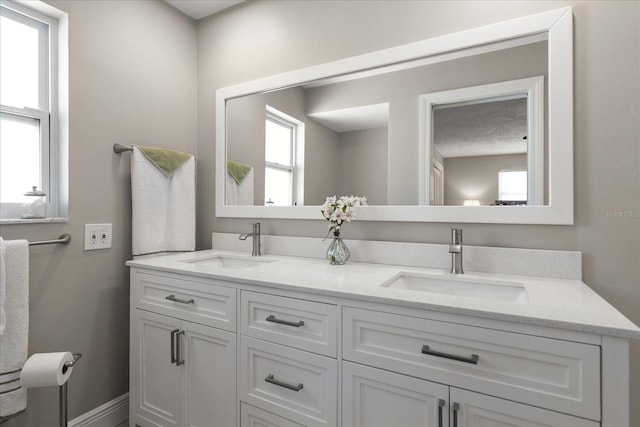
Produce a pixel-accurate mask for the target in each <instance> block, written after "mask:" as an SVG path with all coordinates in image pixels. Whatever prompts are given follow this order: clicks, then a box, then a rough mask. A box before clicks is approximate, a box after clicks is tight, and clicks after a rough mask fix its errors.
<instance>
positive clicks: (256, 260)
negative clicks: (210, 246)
mask: <svg viewBox="0 0 640 427" xmlns="http://www.w3.org/2000/svg"><path fill="white" fill-rule="evenodd" d="M275 261H277V260H275V259H271V258H262V257H248V256H247V257H244V256H239V255H222V254H216V255H211V256H206V257H199V258H192V259H186V260H183V261H181V262H186V263H189V264H197V265H206V266H209V267H220V268H230V269H235V270H238V269H244V268H252V267H257V266H259V265H263V264H268V263H271V262H275Z"/></svg>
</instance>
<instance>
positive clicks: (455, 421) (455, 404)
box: [451, 402, 460, 427]
mask: <svg viewBox="0 0 640 427" xmlns="http://www.w3.org/2000/svg"><path fill="white" fill-rule="evenodd" d="M451 409H453V427H458V411H460V404H459V403H458V402H453V405H452V406H451Z"/></svg>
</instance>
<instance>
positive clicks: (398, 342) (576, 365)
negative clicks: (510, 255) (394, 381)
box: [343, 308, 600, 420]
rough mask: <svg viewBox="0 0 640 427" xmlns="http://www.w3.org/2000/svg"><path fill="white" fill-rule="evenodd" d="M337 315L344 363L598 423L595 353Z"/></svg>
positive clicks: (387, 318) (365, 314) (374, 316)
mask: <svg viewBox="0 0 640 427" xmlns="http://www.w3.org/2000/svg"><path fill="white" fill-rule="evenodd" d="M343 314H344V316H343V322H344V323H343V324H344V331H343V358H344V359H345V360H351V361H355V362H360V363H364V364H367V365H371V366H377V367H380V368H383V369H387V370H391V371H396V372H400V373H404V374H408V375H411V376H415V377H418V378H425V379H429V380H432V381H436V382H442V383H444V384H450V385H452V386H456V387H460V388H465V389H468V390H474V391H479V392H482V393H485V394H489V395H493V396H498V397H504V398H507V399H510V400H515V401H519V402H522V403H529V404H533V405H536V406H542V407H546V408H550V409H553V410H557V411H560V412H566V413H569V414H573V415H578V416H581V417H585V418H590V419H593V420H599V419H600V347H599V346H594V345H587V344H580V343H574V342H566V341H560V340H556V339H549V338H541V337H535V336H528V335H521V334H516V333H510V332H502V331H496V330H491V329H485V328H478V327H473V326H465V325H458V324H452V323H446V322H439V321H433V320H427V319H420V318H414V317H408V316H401V315H395V314H388V313H379V312H373V311H368V310H360V309H355V308H345V309H344V313H343ZM427 347H428V348H427ZM425 353H429V354H425ZM474 359H477V360H474Z"/></svg>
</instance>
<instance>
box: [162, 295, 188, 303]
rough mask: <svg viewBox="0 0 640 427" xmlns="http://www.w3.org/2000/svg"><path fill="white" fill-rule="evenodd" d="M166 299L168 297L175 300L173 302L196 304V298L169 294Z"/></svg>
mask: <svg viewBox="0 0 640 427" xmlns="http://www.w3.org/2000/svg"><path fill="white" fill-rule="evenodd" d="M164 299H168V300H169V301H173V302H179V303H181V304H195V300H194V299H193V298H191V299H182V298H176V296H175V295H169V296H168V297H164Z"/></svg>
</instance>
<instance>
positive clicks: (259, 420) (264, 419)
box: [240, 403, 304, 427]
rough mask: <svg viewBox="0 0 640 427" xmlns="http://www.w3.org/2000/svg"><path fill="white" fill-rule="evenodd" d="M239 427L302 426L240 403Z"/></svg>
mask: <svg viewBox="0 0 640 427" xmlns="http://www.w3.org/2000/svg"><path fill="white" fill-rule="evenodd" d="M240 427H304V426H303V425H302V424H298V423H294V422H293V421H289V420H287V419H285V418H282V417H279V416H277V415H276V414H272V413H271V412H267V411H264V410H262V409H260V408H256V407H255V406H251V405H247V404H246V403H241V404H240Z"/></svg>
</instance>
